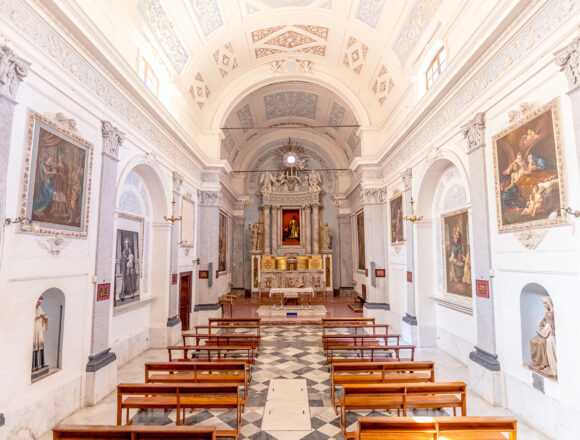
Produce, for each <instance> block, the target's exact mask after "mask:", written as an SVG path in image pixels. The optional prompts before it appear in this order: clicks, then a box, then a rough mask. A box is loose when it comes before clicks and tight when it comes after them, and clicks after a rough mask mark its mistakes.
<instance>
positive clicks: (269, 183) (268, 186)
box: [260, 171, 276, 192]
mask: <svg viewBox="0 0 580 440" xmlns="http://www.w3.org/2000/svg"><path fill="white" fill-rule="evenodd" d="M275 182H276V178H275V177H274V176H273V175H272V173H271V172H270V171H266V172H265V173H264V174H262V176H261V177H260V183H261V184H262V191H265V192H272V190H273V188H274V187H273V185H274V183H275Z"/></svg>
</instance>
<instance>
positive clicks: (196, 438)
mask: <svg viewBox="0 0 580 440" xmlns="http://www.w3.org/2000/svg"><path fill="white" fill-rule="evenodd" d="M52 438H53V439H54V440H81V439H92V440H105V439H120V440H141V439H143V440H159V439H183V440H215V438H216V437H215V426H137V425H123V426H118V425H58V426H57V427H55V428H54V429H53V430H52Z"/></svg>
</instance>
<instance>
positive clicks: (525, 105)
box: [508, 102, 535, 124]
mask: <svg viewBox="0 0 580 440" xmlns="http://www.w3.org/2000/svg"><path fill="white" fill-rule="evenodd" d="M534 108H535V105H534V104H530V103H529V102H522V103H521V104H520V108H519V110H511V111H510V112H509V113H508V119H509V122H510V124H511V123H513V122H516V121H517V120H519V119H520V118H522V117H524V116H525V115H527V114H528V113H530V112H531V111H532V110H534Z"/></svg>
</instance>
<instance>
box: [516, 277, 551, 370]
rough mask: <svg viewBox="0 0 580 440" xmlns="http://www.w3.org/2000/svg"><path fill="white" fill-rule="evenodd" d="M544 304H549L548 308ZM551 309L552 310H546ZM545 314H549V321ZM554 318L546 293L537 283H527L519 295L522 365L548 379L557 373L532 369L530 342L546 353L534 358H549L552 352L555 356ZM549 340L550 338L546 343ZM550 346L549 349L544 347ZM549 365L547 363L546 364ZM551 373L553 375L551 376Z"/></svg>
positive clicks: (549, 298)
mask: <svg viewBox="0 0 580 440" xmlns="http://www.w3.org/2000/svg"><path fill="white" fill-rule="evenodd" d="M545 303H547V304H549V305H548V306H546V305H545ZM548 308H551V309H552V310H548ZM547 312H551V313H552V316H551V321H550V317H548V314H547ZM546 321H548V322H546ZM554 321H555V317H554V307H553V302H552V298H551V297H550V294H549V293H548V291H547V290H546V289H545V288H544V287H543V286H541V285H540V284H537V283H529V284H526V285H525V286H524V288H523V289H522V292H521V294H520V322H521V334H522V341H521V344H522V363H523V365H525V366H529V367H530V369H532V370H534V371H536V372H538V373H540V374H543V375H545V376H548V377H555V376H556V375H557V372H556V371H554V372H548V371H542V369H541V368H538V367H534V366H533V365H532V364H533V363H534V362H533V361H532V353H531V340H532V339H533V338H535V341H534V344H536V346H538V345H541V346H542V347H540V348H538V349H537V350H539V351H542V352H544V351H546V353H545V354H541V355H540V354H536V356H540V357H545V358H546V361H547V358H549V356H548V354H547V351H549V350H550V349H551V350H553V352H554V353H553V354H554V356H555V348H554V346H555V335H554V334H552V333H555V322H554ZM549 338H552V339H551V340H550V341H548V339H549ZM546 344H548V345H551V348H548V347H546ZM548 364H549V362H548ZM552 373H553V374H552Z"/></svg>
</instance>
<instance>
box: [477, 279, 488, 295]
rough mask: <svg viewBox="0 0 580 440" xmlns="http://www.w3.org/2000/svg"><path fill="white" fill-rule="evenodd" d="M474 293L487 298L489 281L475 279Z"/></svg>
mask: <svg viewBox="0 0 580 440" xmlns="http://www.w3.org/2000/svg"><path fill="white" fill-rule="evenodd" d="M475 294H476V295H477V296H480V297H481V298H489V281H486V280H475Z"/></svg>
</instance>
